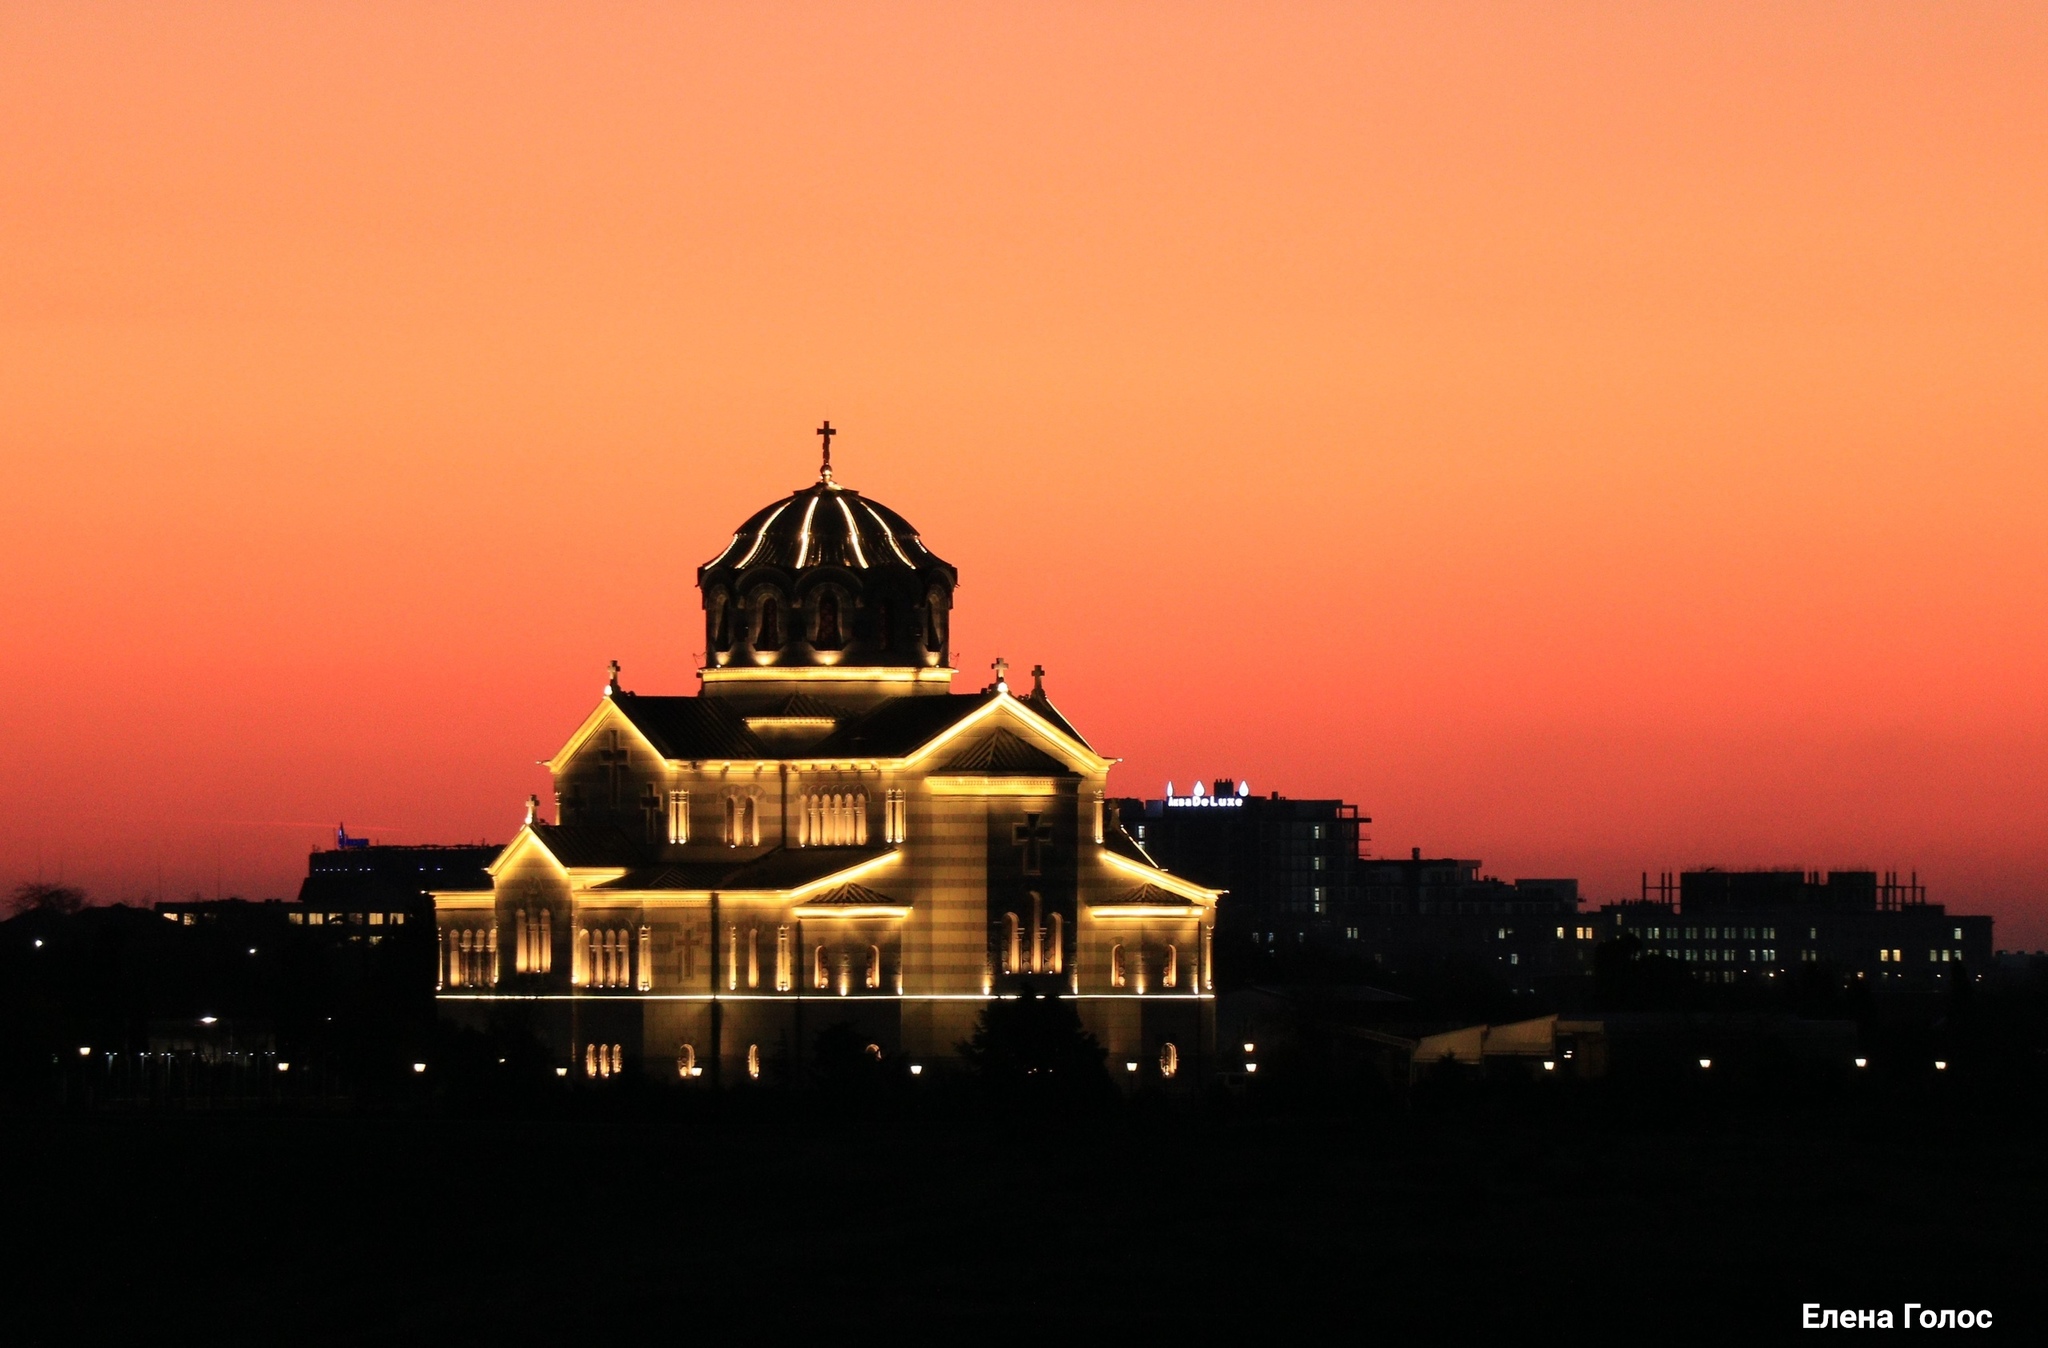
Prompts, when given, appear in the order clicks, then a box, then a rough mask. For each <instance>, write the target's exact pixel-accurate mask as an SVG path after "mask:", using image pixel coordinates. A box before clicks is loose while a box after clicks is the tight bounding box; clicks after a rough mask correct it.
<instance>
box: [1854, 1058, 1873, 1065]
mask: <svg viewBox="0 0 2048 1348" xmlns="http://www.w3.org/2000/svg"><path fill="white" fill-rule="evenodd" d="M1856 1065H1857V1066H1858V1067H1868V1066H1870V1059H1868V1058H1858V1059H1857V1060H1856Z"/></svg>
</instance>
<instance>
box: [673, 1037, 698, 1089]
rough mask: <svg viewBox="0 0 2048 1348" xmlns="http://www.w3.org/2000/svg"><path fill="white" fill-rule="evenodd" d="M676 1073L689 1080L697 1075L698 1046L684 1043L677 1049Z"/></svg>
mask: <svg viewBox="0 0 2048 1348" xmlns="http://www.w3.org/2000/svg"><path fill="white" fill-rule="evenodd" d="M676 1075H677V1076H679V1077H681V1078H682V1079H683V1080H685V1081H688V1080H689V1079H690V1078H691V1077H694V1076H696V1075H697V1046H696V1045H695V1044H684V1045H683V1046H682V1047H681V1048H679V1049H677V1050H676Z"/></svg>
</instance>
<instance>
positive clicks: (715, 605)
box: [711, 590, 732, 651]
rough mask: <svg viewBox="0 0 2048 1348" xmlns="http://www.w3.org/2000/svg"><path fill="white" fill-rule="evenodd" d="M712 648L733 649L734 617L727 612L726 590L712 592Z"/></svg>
mask: <svg viewBox="0 0 2048 1348" xmlns="http://www.w3.org/2000/svg"><path fill="white" fill-rule="evenodd" d="M711 649H712V650H714V651H729V650H731V649H732V619H731V617H730V616H729V615H728V613H727V605H726V597H725V591H724V590H713V591H712V592H711Z"/></svg>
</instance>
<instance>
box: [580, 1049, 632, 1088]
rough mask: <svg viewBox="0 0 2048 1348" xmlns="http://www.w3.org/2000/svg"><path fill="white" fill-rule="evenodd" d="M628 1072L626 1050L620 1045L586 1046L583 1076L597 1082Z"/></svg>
mask: <svg viewBox="0 0 2048 1348" xmlns="http://www.w3.org/2000/svg"><path fill="white" fill-rule="evenodd" d="M625 1070H626V1050H625V1048H624V1047H623V1046H622V1045H619V1044H610V1045H606V1044H585V1045H584V1046H583V1075H585V1076H587V1077H589V1078H591V1079H592V1080H596V1079H597V1078H599V1077H615V1076H618V1075H619V1074H620V1073H622V1072H624V1071H625Z"/></svg>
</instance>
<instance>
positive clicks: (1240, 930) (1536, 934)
mask: <svg viewBox="0 0 2048 1348" xmlns="http://www.w3.org/2000/svg"><path fill="white" fill-rule="evenodd" d="M1117 806H1118V812H1119V814H1120V816H1121V817H1122V819H1123V821H1124V823H1125V827H1126V828H1128V829H1129V830H1130V832H1131V834H1132V836H1133V837H1134V838H1135V839H1137V841H1138V842H1140V843H1141V844H1143V845H1144V847H1145V848H1146V849H1147V850H1148V851H1149V852H1150V853H1151V854H1152V855H1153V856H1154V857H1155V858H1157V859H1158V861H1159V863H1160V864H1161V865H1163V866H1165V867H1166V868H1167V869H1169V870H1172V871H1174V872H1176V873H1177V874H1182V875H1186V876H1188V877H1189V878H1190V879H1193V880H1195V881H1197V882H1198V883H1200V884H1203V885H1207V886H1210V887H1212V888H1215V889H1220V890H1223V891H1225V897H1224V899H1223V902H1222V903H1221V904H1220V905H1219V908H1218V917H1217V923H1218V928H1219V930H1221V931H1222V932H1224V933H1225V934H1228V935H1234V936H1239V937H1244V938H1248V939H1249V940H1250V941H1251V942H1252V943H1253V944H1254V945H1256V946H1259V947H1261V948H1263V949H1269V950H1275V951H1284V950H1286V949H1288V948H1290V947H1292V948H1296V949H1300V948H1305V947H1310V946H1316V947H1321V948H1323V949H1326V950H1330V951H1333V952H1337V953H1341V954H1347V955H1355V956H1361V957H1364V958H1367V959H1370V960H1373V961H1374V962H1376V963H1378V964H1380V965H1382V966H1384V967H1386V968H1389V969H1393V970H1405V969H1407V968H1410V967H1412V966H1414V965H1416V964H1418V963H1423V962H1432V961H1436V960H1440V959H1443V958H1445V957H1447V956H1449V957H1464V958H1469V959H1476V960H1480V961H1484V962H1486V963H1488V964H1491V965H1493V966H1495V967H1496V968H1497V969H1498V971H1499V972H1500V973H1501V975H1502V976H1503V977H1504V978H1506V979H1507V980H1508V981H1509V982H1510V983H1511V984H1514V985H1517V986H1522V985H1527V984H1529V983H1532V982H1534V981H1535V980H1537V979H1540V978H1547V977H1554V976H1557V975H1566V974H1580V973H1587V972H1590V971H1591V969H1592V952H1593V947H1594V945H1595V944H1596V943H1597V940H1598V933H1597V932H1596V930H1595V927H1594V924H1593V923H1592V922H1591V921H1589V920H1588V919H1587V918H1586V916H1585V915H1584V914H1582V913H1581V912H1580V908H1579V885H1578V881H1576V880H1570V879H1527V880H1513V881H1508V880H1500V879H1496V878H1494V877H1492V876H1487V875H1481V874H1480V863H1479V862H1478V861H1470V860H1459V859H1456V858H1433V857H1432V858H1425V857H1424V856H1423V855H1422V853H1421V850H1420V849H1416V850H1415V851H1413V852H1412V853H1411V854H1410V856H1409V857H1408V858H1407V859H1405V860H1402V859H1397V858H1380V857H1369V856H1366V855H1364V852H1365V844H1366V841H1367V839H1366V835H1365V832H1364V828H1365V826H1366V825H1368V824H1370V823H1371V822H1372V820H1371V818H1370V817H1369V816H1366V815H1364V814H1362V813H1361V812H1360V810H1359V807H1358V806H1356V805H1353V804H1350V803H1349V802H1346V801H1342V800H1294V799H1291V798H1289V797H1286V796H1282V795H1280V794H1279V793H1278V792H1273V793H1271V794H1269V795H1266V796H1255V795H1252V794H1251V792H1250V790H1249V787H1248V785H1247V784H1245V783H1243V782H1239V783H1237V784H1236V785H1235V786H1233V785H1232V783H1231V782H1230V781H1229V780H1226V779H1218V780H1217V781H1216V782H1215V783H1214V784H1213V786H1203V785H1197V786H1196V787H1195V789H1194V791H1193V792H1192V793H1191V794H1188V795H1180V794H1178V793H1175V792H1174V791H1173V790H1172V787H1171V785H1169V787H1168V794H1167V795H1166V796H1165V797H1164V798H1163V799H1159V800H1120V801H1118V802H1117Z"/></svg>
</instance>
